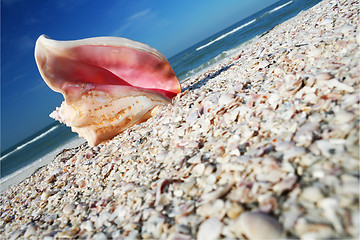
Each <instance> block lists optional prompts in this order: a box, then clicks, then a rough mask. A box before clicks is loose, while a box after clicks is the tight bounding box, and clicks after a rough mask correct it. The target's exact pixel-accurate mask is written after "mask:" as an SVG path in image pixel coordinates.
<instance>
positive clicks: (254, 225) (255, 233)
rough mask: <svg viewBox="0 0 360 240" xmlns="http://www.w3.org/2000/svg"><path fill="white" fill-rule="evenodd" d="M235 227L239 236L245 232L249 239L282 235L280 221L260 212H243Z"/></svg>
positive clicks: (273, 237) (275, 237) (276, 237)
mask: <svg viewBox="0 0 360 240" xmlns="http://www.w3.org/2000/svg"><path fill="white" fill-rule="evenodd" d="M234 227H235V229H234V231H235V232H236V233H237V235H238V236H241V235H242V234H244V235H245V236H246V237H247V238H248V239H279V238H280V237H281V235H282V227H281V225H280V224H279V222H278V221H277V220H276V219H275V218H273V217H271V216H269V215H267V214H264V213H260V212H245V213H242V214H241V215H240V216H239V217H238V219H237V220H236V222H235V225H234Z"/></svg>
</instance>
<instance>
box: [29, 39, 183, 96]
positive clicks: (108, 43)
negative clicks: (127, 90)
mask: <svg viewBox="0 0 360 240" xmlns="http://www.w3.org/2000/svg"><path fill="white" fill-rule="evenodd" d="M35 59H36V63H37V66H38V69H39V71H40V74H41V76H42V77H43V79H44V80H45V82H46V83H47V85H48V86H49V87H50V88H51V89H52V90H54V91H56V92H60V93H62V94H63V95H64V97H65V98H66V96H65V95H66V91H65V89H66V88H68V87H71V86H73V85H84V84H90V85H101V84H102V85H108V86H109V87H111V86H112V85H122V86H133V87H137V88H139V89H147V90H151V91H156V92H158V93H160V94H163V95H164V96H166V97H168V98H170V99H171V98H173V97H174V96H175V95H176V94H177V93H180V92H181V86H180V83H179V81H178V79H177V77H176V75H175V73H174V71H173V70H172V68H171V66H170V64H169V62H168V61H167V60H166V58H165V57H164V56H163V55H162V54H161V53H160V52H159V51H157V50H156V49H154V48H152V47H150V46H148V45H146V44H143V43H139V42H136V41H132V40H129V39H125V38H119V37H94V38H87V39H81V40H73V41H57V40H53V39H51V38H50V37H48V36H46V35H41V36H40V37H39V38H38V40H37V41H36V46H35ZM83 88H88V87H83Z"/></svg>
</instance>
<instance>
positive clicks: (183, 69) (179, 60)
mask: <svg viewBox="0 0 360 240" xmlns="http://www.w3.org/2000/svg"><path fill="white" fill-rule="evenodd" d="M318 2H320V0H282V1H279V2H277V3H276V4H274V5H272V6H269V7H267V8H265V9H263V10H261V11H259V12H257V13H256V14H254V15H252V16H250V17H247V18H245V19H243V20H241V21H239V22H237V23H235V24H234V25H232V26H229V27H228V28H226V29H224V30H222V31H220V32H218V33H217V34H214V35H213V36H210V37H209V38H207V39H204V40H203V41H201V42H199V43H197V44H195V45H194V46H192V47H190V48H188V49H186V50H184V51H182V52H180V53H178V54H176V55H175V56H173V57H171V58H169V62H170V64H171V66H172V67H173V69H174V71H175V73H176V75H177V76H178V78H179V80H180V81H184V80H186V79H187V78H189V77H191V76H193V75H195V74H197V73H199V72H201V71H204V70H205V69H206V68H209V67H211V66H212V65H213V64H216V63H217V62H219V61H220V60H222V59H224V58H226V57H227V56H229V55H231V54H232V53H234V52H236V50H237V49H238V48H240V47H241V46H242V44H244V43H246V42H247V41H249V40H251V39H253V38H255V37H259V36H261V35H262V34H264V33H266V32H267V31H269V30H270V29H272V28H273V27H275V26H276V25H278V24H280V23H281V22H284V21H285V20H287V19H289V18H291V17H294V16H295V15H297V14H298V13H299V12H300V11H302V10H306V9H308V8H310V7H312V6H314V5H315V4H317V3H318ZM75 137H77V134H74V133H72V132H71V130H70V128H69V127H66V126H65V125H62V124H58V123H54V124H52V125H50V126H47V127H46V128H44V129H43V130H42V131H39V132H37V133H36V134H34V135H33V136H31V137H30V138H27V139H24V140H23V141H22V142H20V143H18V144H17V145H15V146H13V147H11V148H10V149H7V150H5V151H3V152H2V153H1V158H0V164H1V178H4V177H7V178H9V177H11V175H12V174H14V173H15V172H17V173H19V171H20V172H21V171H22V168H24V167H26V166H27V165H29V164H31V163H34V162H35V161H38V160H39V159H41V157H43V156H45V155H46V154H47V153H49V152H50V151H53V150H58V152H61V150H62V146H63V145H64V144H65V143H67V142H68V141H70V140H71V139H73V138H75Z"/></svg>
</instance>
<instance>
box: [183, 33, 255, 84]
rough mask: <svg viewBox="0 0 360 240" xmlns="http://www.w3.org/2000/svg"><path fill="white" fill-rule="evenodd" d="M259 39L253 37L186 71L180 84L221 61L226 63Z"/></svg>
mask: <svg viewBox="0 0 360 240" xmlns="http://www.w3.org/2000/svg"><path fill="white" fill-rule="evenodd" d="M258 39H259V36H255V37H253V38H252V39H250V40H248V41H246V42H244V43H241V44H240V45H238V46H236V47H234V48H231V49H229V50H226V51H223V52H221V53H220V54H218V55H217V56H216V57H214V58H212V59H210V60H209V61H206V62H205V63H203V64H201V65H200V66H198V67H196V68H194V69H192V70H190V71H187V72H186V73H184V74H182V75H181V76H180V78H179V80H180V82H182V81H184V80H186V79H188V78H191V77H193V76H194V75H197V74H202V73H204V72H206V71H208V69H209V68H211V67H212V66H213V65H215V64H218V63H220V62H221V61H226V60H227V59H228V58H231V57H232V56H233V55H234V54H236V53H238V52H240V51H241V50H242V49H244V48H246V46H248V45H249V44H251V43H252V42H254V41H256V40H258Z"/></svg>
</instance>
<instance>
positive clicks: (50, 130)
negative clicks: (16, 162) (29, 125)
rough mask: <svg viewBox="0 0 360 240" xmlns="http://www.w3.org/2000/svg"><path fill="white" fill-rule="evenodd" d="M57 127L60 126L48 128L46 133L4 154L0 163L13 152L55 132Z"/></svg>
mask: <svg viewBox="0 0 360 240" xmlns="http://www.w3.org/2000/svg"><path fill="white" fill-rule="evenodd" d="M59 126H60V125H56V126H54V127H52V128H50V129H49V130H47V131H46V132H44V133H42V134H40V135H39V136H36V137H34V138H33V139H31V140H30V141H28V142H26V143H24V144H23V145H21V146H18V147H17V148H15V149H14V150H12V151H11V152H9V153H7V154H5V155H4V156H1V158H0V162H1V161H2V160H3V159H4V158H6V157H7V156H9V155H11V154H13V153H15V152H17V151H19V150H20V149H22V148H24V147H26V146H27V145H29V144H31V143H33V142H35V141H37V140H39V139H40V138H42V137H44V136H46V135H47V134H49V133H50V132H52V131H54V130H55V129H56V128H58V127H59Z"/></svg>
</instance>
